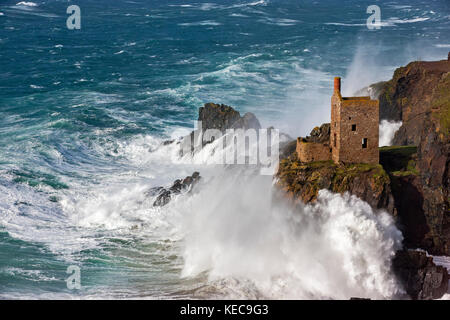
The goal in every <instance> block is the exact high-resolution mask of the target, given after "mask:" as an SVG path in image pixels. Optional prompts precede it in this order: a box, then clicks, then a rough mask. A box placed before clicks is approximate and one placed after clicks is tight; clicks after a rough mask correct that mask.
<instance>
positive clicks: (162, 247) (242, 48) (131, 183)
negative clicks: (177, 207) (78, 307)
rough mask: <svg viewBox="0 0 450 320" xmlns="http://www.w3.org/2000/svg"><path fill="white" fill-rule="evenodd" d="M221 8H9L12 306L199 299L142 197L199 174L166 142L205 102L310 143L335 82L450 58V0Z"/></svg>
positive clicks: (176, 4) (6, 152)
mask: <svg viewBox="0 0 450 320" xmlns="http://www.w3.org/2000/svg"><path fill="white" fill-rule="evenodd" d="M211 1H212V0H211ZM211 1H208V2H206V1H195V2H190V1H160V0H154V1H150V0H149V1H144V0H133V1H107V0H100V1H87V0H80V1H76V3H73V4H77V5H79V6H80V8H81V29H80V30H68V29H67V27H66V19H67V17H68V15H67V14H66V8H67V6H68V3H67V1H62V0H61V1H57V0H47V1H37V0H33V2H25V3H24V2H22V3H20V4H18V3H19V0H14V1H9V0H6V1H2V2H1V4H0V12H1V14H0V61H1V62H0V297H2V298H11V297H18V298H30V297H34V298H36V297H41V298H45V297H80V296H81V297H86V296H88V297H117V298H132V297H161V296H163V297H165V296H170V297H178V296H183V297H186V296H187V297H192V296H196V295H195V294H194V293H193V292H195V290H194V289H197V288H198V287H202V286H203V284H204V283H205V281H206V280H205V279H206V275H205V274H201V275H200V276H198V277H194V278H183V277H181V270H182V269H183V257H182V255H181V254H180V252H181V250H182V246H183V244H182V238H183V234H182V233H178V232H177V230H178V229H177V228H176V227H174V225H176V223H173V222H172V221H171V218H167V215H169V216H171V217H172V218H174V219H175V218H176V215H175V216H174V215H172V213H170V212H169V213H167V212H164V211H161V210H160V211H155V210H154V209H152V208H151V201H150V200H148V199H146V198H145V196H143V193H144V191H145V190H146V188H148V187H151V186H156V185H160V184H167V183H169V182H170V181H172V180H174V179H175V178H179V177H182V176H184V175H185V174H189V173H191V172H192V171H190V170H191V168H184V167H180V166H177V165H176V164H174V163H173V162H172V161H171V159H172V158H171V156H172V154H171V152H172V151H171V150H164V151H161V150H160V151H158V152H152V150H154V149H155V148H156V147H157V146H158V145H159V143H160V142H161V141H162V140H163V139H167V138H168V137H171V136H179V135H182V134H183V133H186V132H188V131H189V130H191V129H192V127H193V122H192V121H193V120H194V119H196V117H197V110H198V108H199V107H200V106H202V104H203V103H205V102H216V103H225V104H228V105H231V106H233V107H235V108H237V109H238V110H239V111H241V112H247V111H251V112H253V113H255V114H256V115H257V117H258V118H259V119H260V120H261V122H262V124H263V126H270V125H274V126H275V127H277V128H279V129H281V130H282V131H284V132H288V133H289V134H291V135H292V136H297V135H303V134H305V133H307V132H309V131H310V129H311V128H312V127H314V126H315V125H317V124H320V123H322V122H325V121H328V120H329V94H330V90H331V83H332V79H333V77H334V76H337V75H339V76H342V77H343V78H344V81H343V87H344V91H346V92H348V93H352V91H355V90H357V89H359V88H361V87H363V86H365V85H368V84H370V83H373V82H375V81H379V80H385V79H389V78H390V76H391V74H392V71H393V70H394V69H395V68H396V67H398V66H400V65H404V64H406V63H407V62H409V61H412V60H417V59H421V60H427V59H429V60H434V59H444V58H446V56H447V52H448V51H449V50H450V32H449V31H450V4H449V2H448V1H446V0H430V1H427V2H423V1H418V0H411V1H372V0H371V1H357V0H345V1H338V0H327V1H299V0H260V1H256V0H254V1H252V0H236V1H235V0H233V1H219V0H216V1H215V2H211ZM374 3H375V4H377V5H379V6H380V8H381V16H382V27H381V29H380V30H369V29H368V28H367V27H366V25H365V23H366V19H367V17H368V16H369V14H367V13H366V8H367V7H368V6H369V5H371V4H374ZM70 4H72V2H71V3H70ZM181 211H182V210H181ZM175 220H176V219H175ZM69 265H77V266H80V267H81V268H82V272H83V277H82V279H83V288H82V289H81V290H79V291H73V290H69V289H67V287H66V282H65V281H64V280H65V279H66V278H67V276H68V275H67V274H66V273H65V272H66V268H67V267H68V266H69ZM193 290H194V291H193ZM202 294H203V295H204V296H209V294H210V293H209V291H208V290H206V293H202ZM211 295H212V294H211ZM244 296H245V294H244Z"/></svg>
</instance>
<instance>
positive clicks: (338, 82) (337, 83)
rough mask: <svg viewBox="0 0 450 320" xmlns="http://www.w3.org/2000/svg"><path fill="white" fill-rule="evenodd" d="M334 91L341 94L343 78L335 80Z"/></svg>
mask: <svg viewBox="0 0 450 320" xmlns="http://www.w3.org/2000/svg"><path fill="white" fill-rule="evenodd" d="M334 91H337V92H339V93H341V78H340V77H335V78H334Z"/></svg>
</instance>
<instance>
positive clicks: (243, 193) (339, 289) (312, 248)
mask: <svg viewBox="0 0 450 320" xmlns="http://www.w3.org/2000/svg"><path fill="white" fill-rule="evenodd" d="M142 141H145V140H139V141H136V142H135V143H136V144H137V145H134V146H133V147H131V146H130V147H127V148H124V150H127V152H129V151H130V150H139V154H140V158H139V163H140V164H141V165H142V164H143V163H149V164H151V163H155V162H154V161H155V160H156V158H157V159H158V162H159V163H161V160H163V159H162V158H164V154H166V157H167V159H166V163H170V162H171V163H172V165H171V169H172V170H174V169H176V168H178V166H180V164H178V165H175V164H173V162H172V161H173V160H174V159H173V156H174V153H173V152H172V151H173V150H172V149H173V148H174V147H173V146H172V145H169V146H166V147H163V148H162V149H157V150H156V151H148V152H147V153H143V152H142V151H143V149H142V148H139V143H142ZM147 142H148V141H147ZM213 146H214V144H212V145H211V146H210V147H209V148H208V149H206V150H204V152H207V153H209V152H210V151H211V150H210V149H211V148H213ZM165 152H166V153H165ZM204 158H205V154H202V153H199V154H198V155H196V156H195V157H193V159H192V162H193V163H196V162H199V163H203V164H204ZM185 160H186V159H185ZM163 162H164V161H163ZM183 162H185V161H183ZM204 168H205V170H204V171H202V173H201V174H202V176H203V179H202V182H201V184H200V185H198V186H197V187H196V191H195V192H194V193H193V194H192V195H189V196H188V195H183V196H178V197H176V198H175V199H173V200H172V201H171V202H170V203H169V204H168V205H167V206H165V207H162V208H159V207H158V208H154V207H152V202H153V201H152V200H151V199H150V200H149V199H146V197H145V196H143V192H144V188H143V187H142V184H140V183H137V184H136V185H135V186H134V187H133V185H131V184H130V181H129V180H128V179H124V181H127V185H126V188H120V187H115V188H108V189H107V190H105V191H104V192H101V195H102V196H101V197H95V198H92V199H82V200H81V199H80V201H76V202H75V203H73V207H72V209H69V208H68V207H66V208H65V210H68V209H69V210H68V211H72V214H71V215H75V216H73V217H74V218H75V220H76V221H78V223H77V224H78V225H80V226H84V227H95V226H99V225H102V226H104V227H107V228H108V229H114V228H115V227H117V228H119V229H121V230H122V231H121V234H122V235H123V234H124V232H125V230H124V229H123V228H124V227H125V228H130V229H129V231H128V232H130V233H139V234H141V235H142V234H145V233H148V234H149V235H152V236H154V235H155V234H158V235H159V236H160V237H163V238H166V239H174V241H177V242H178V241H179V243H180V246H177V248H176V250H177V251H176V252H174V254H176V255H178V256H181V257H182V260H181V261H183V262H182V263H183V264H182V265H181V266H180V267H181V274H180V277H181V281H182V283H184V282H185V283H191V284H192V283H195V288H194V289H192V290H193V291H191V294H189V296H190V297H194V298H275V299H286V298H293V299H330V298H331V299H348V298H350V297H353V296H357V297H370V298H375V299H383V298H391V297H394V296H396V294H398V293H399V292H400V291H401V289H400V287H399V286H398V284H397V282H396V280H395V278H394V276H393V275H392V273H391V270H390V264H391V259H392V258H393V256H394V252H395V251H396V250H397V249H399V248H400V246H401V241H402V235H401V233H400V231H398V230H397V228H396V227H395V224H394V221H393V219H392V217H391V216H390V215H389V214H387V213H386V212H384V211H380V212H374V211H373V210H372V208H371V207H370V206H369V205H368V204H367V203H365V202H363V201H361V200H360V199H358V198H356V197H354V196H350V195H344V196H341V195H338V194H332V193H330V192H328V191H326V190H321V191H320V193H319V198H318V201H317V203H315V204H313V205H307V206H302V208H301V209H300V210H298V209H297V210H293V209H292V208H291V207H290V206H288V205H287V204H286V203H285V201H275V200H274V199H273V198H272V195H273V188H274V187H273V181H272V177H271V176H263V175H258V174H255V172H257V171H255V170H248V168H246V167H245V166H240V167H238V168H228V169H223V168H217V166H212V167H211V166H208V165H205V164H204ZM206 168H209V171H206ZM178 169H180V170H181V167H180V168H178ZM177 171H179V170H177ZM182 172H186V168H185V169H183V170H182ZM118 183H119V182H118ZM118 185H120V183H119V184H118ZM97 191H98V190H97ZM94 194H98V192H94ZM155 232H156V233H155ZM205 276H206V277H205Z"/></svg>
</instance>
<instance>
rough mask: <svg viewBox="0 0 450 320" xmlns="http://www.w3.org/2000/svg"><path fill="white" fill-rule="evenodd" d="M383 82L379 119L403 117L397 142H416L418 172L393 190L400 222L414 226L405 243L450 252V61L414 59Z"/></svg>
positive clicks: (437, 251)
mask: <svg viewBox="0 0 450 320" xmlns="http://www.w3.org/2000/svg"><path fill="white" fill-rule="evenodd" d="M380 86H381V89H380V90H379V99H380V118H381V119H383V118H384V119H388V120H401V121H402V126H401V127H400V129H399V130H398V132H397V133H396V134H395V137H394V144H396V145H415V146H417V155H416V158H417V159H416V161H415V162H416V164H415V169H416V170H417V174H415V175H410V176H409V177H407V176H403V177H402V178H398V179H397V181H396V182H397V188H399V192H398V193H397V194H394V196H395V198H396V202H397V203H399V208H398V209H399V216H400V222H401V223H402V224H404V225H407V224H409V225H410V227H412V228H413V229H414V230H415V231H414V232H413V231H412V230H410V231H411V232H409V233H410V234H411V237H409V236H406V243H408V244H409V245H411V246H416V247H421V248H424V249H426V250H428V251H429V252H431V253H434V254H445V255H450V212H449V196H450V194H449V184H450V175H449V164H450V135H449V131H450V61H448V60H442V61H434V62H412V63H410V64H408V65H407V66H406V67H401V68H398V69H397V70H396V71H395V73H394V76H393V78H392V79H391V80H390V81H388V82H386V83H384V84H382V85H380V84H378V87H380ZM393 189H395V187H394V188H393ZM394 193H395V192H394ZM408 199H414V200H412V201H411V200H408ZM417 199H419V200H417ZM413 213H414V214H413ZM413 220H416V221H417V223H413V224H411V222H412V221H413ZM419 221H420V224H421V225H422V226H420V224H419ZM419 229H420V232H416V231H418V230H419ZM405 230H408V228H405Z"/></svg>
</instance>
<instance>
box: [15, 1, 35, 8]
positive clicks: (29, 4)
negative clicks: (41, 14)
mask: <svg viewBox="0 0 450 320" xmlns="http://www.w3.org/2000/svg"><path fill="white" fill-rule="evenodd" d="M16 6H25V7H37V6H38V5H37V3H34V2H28V1H21V2H18V3H16Z"/></svg>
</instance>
